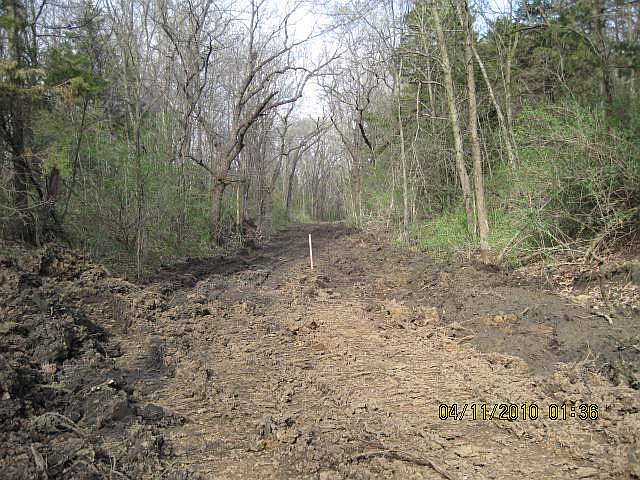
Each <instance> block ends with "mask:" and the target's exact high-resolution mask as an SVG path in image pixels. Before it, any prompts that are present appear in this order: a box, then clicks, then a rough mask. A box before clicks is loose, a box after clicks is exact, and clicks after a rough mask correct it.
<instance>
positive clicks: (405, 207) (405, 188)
mask: <svg viewBox="0 0 640 480" xmlns="http://www.w3.org/2000/svg"><path fill="white" fill-rule="evenodd" d="M401 78H402V60H400V69H399V71H397V72H396V79H395V80H396V82H395V83H396V85H395V86H396V102H397V107H398V111H397V114H398V115H397V119H398V128H399V130H400V162H401V166H402V230H403V235H404V236H405V238H406V235H407V232H408V230H409V222H410V211H409V181H408V178H407V152H406V150H405V145H404V126H403V125H402V110H401V107H402V105H401V103H400V95H401V93H402V92H401V90H400V79H401Z"/></svg>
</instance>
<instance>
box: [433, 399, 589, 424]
mask: <svg viewBox="0 0 640 480" xmlns="http://www.w3.org/2000/svg"><path fill="white" fill-rule="evenodd" d="M598 413H599V409H598V405H597V404H595V403H581V404H575V405H572V404H566V403H562V404H560V403H551V404H549V405H548V406H547V407H540V406H539V405H538V404H536V403H494V404H489V403H448V404H447V403H441V404H440V405H439V406H438V418H440V420H464V419H467V420H506V421H509V422H516V421H526V420H583V421H595V420H597V419H598Z"/></svg>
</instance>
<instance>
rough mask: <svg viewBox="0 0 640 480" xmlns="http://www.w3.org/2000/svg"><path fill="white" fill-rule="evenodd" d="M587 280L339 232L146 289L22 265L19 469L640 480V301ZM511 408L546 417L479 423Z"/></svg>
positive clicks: (27, 261) (6, 433) (18, 264)
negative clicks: (553, 284) (619, 299)
mask: <svg viewBox="0 0 640 480" xmlns="http://www.w3.org/2000/svg"><path fill="white" fill-rule="evenodd" d="M308 233H311V234H312V236H313V240H314V257H315V260H316V263H317V266H316V269H314V270H313V271H311V270H310V268H309V265H308V257H307V256H308V250H307V248H308V246H307V235H308ZM614 280H615V279H610V280H608V281H614ZM631 280H632V279H631V278H621V279H617V280H616V281H619V282H620V283H623V284H624V288H625V292H627V293H628V292H632V293H633V292H637V287H636V286H634V284H633V283H632V281H631ZM577 287H580V290H579V291H578V290H576V289H565V292H564V295H558V294H556V293H553V292H551V291H547V290H549V289H547V290H545V288H543V285H540V284H539V282H538V281H536V280H534V279H531V277H530V276H525V275H524V274H522V273H521V274H518V273H515V272H511V273H505V272H493V271H487V269H485V268H481V267H479V266H475V265H471V264H469V265H461V264H455V265H453V264H452V265H440V264H437V263H435V262H434V261H432V260H430V259H429V257H428V256H426V255H423V254H415V253H408V252H403V251H400V250H397V249H394V248H392V247H390V246H388V245H385V244H383V243H381V242H378V241H377V240H376V239H375V238H373V237H371V236H366V235H363V234H359V233H355V232H353V231H352V230H350V229H349V228H347V227H345V226H342V225H335V224H321V225H313V226H304V227H295V228H292V229H291V230H289V231H287V232H284V233H283V234H281V235H280V236H279V237H277V238H276V239H274V241H273V242H271V244H269V245H268V246H267V247H265V248H263V249H260V250H245V251H241V252H238V253H237V254H235V255H233V256H227V257H222V256H216V257H210V258H205V259H195V260H190V261H187V262H185V263H183V264H180V265H175V266H172V267H168V268H166V269H164V270H162V271H160V272H158V273H157V274H156V275H155V276H154V277H153V278H152V279H151V280H150V281H149V282H148V283H146V284H144V285H135V284H133V283H129V282H127V281H125V280H122V279H117V278H113V277H111V276H110V275H109V274H108V273H107V272H106V271H105V270H104V269H102V268H101V267H99V266H96V265H93V264H91V263H89V262H87V261H86V260H84V259H82V258H81V257H78V256H76V255H74V254H72V253H71V252H68V251H66V250H62V249H58V248H54V247H48V248H46V249H43V250H41V251H38V252H37V253H32V254H31V255H30V257H28V258H21V259H19V261H11V260H8V259H4V260H3V261H2V264H1V266H0V312H1V314H2V318H0V322H1V323H0V362H1V364H0V366H1V368H0V397H1V400H0V423H1V424H2V430H1V433H0V472H1V473H0V477H2V478H49V479H52V478H61V479H62V478H65V479H67V478H125V477H126V478H132V479H133V478H169V479H200V478H203V479H209V478H274V479H275V478H278V479H280V478H283V479H284V478H309V479H323V480H329V479H340V478H344V479H346V478H353V479H366V478H402V479H404V478H434V479H436V478H451V479H464V478H468V479H482V478H496V479H510V478H513V479H516V478H518V479H520V478H538V479H547V478H549V479H552V478H558V479H567V478H633V477H634V476H639V477H640V458H639V455H638V451H639V450H638V447H639V446H640V421H639V420H640V413H639V412H640V397H639V395H638V391H637V390H635V388H637V387H639V386H640V385H639V383H638V377H637V373H638V360H639V359H638V355H640V347H639V346H638V345H639V343H640V342H639V341H638V337H637V333H636V330H637V329H636V325H637V322H638V320H639V319H640V318H639V315H638V310H637V307H638V305H637V300H636V303H634V302H633V300H632V301H631V302H630V303H627V304H625V305H624V308H622V307H621V308H617V307H616V306H615V305H613V306H611V305H609V307H608V309H607V310H604V307H601V309H600V310H596V309H594V302H596V303H597V301H596V300H593V299H591V297H592V296H593V295H592V294H593V288H594V286H593V284H592V282H590V281H586V282H584V284H581V285H578V286H577ZM577 287H576V288H577ZM634 289H635V290H634ZM580 294H585V296H582V297H581V296H580ZM589 295H591V296H589ZM631 298H632V299H633V297H631ZM614 299H615V297H614ZM611 303H612V299H609V304H611ZM596 306H597V305H596ZM601 313H604V315H605V316H602V315H601ZM608 319H610V320H612V322H613V325H610V323H609V321H608ZM504 403H512V404H517V405H518V407H517V408H516V410H517V412H518V417H521V416H522V413H521V411H522V410H521V405H522V404H526V405H527V408H526V411H527V412H530V411H531V410H530V408H531V407H530V406H531V405H532V404H535V406H537V407H538V410H539V417H538V418H537V419H536V420H531V419H526V420H524V419H522V418H519V419H518V420H507V419H499V418H498V417H499V416H500V413H501V411H502V408H501V407H497V409H496V413H495V415H494V418H493V419H491V420H489V419H488V418H487V419H482V418H476V419H475V420H474V419H472V411H471V405H472V404H475V405H476V407H475V408H476V416H477V417H482V416H483V413H482V412H483V410H482V408H483V407H482V406H481V405H483V404H486V405H487V407H486V408H487V410H486V415H487V416H491V413H492V411H493V406H494V405H499V404H504ZM441 404H447V405H449V406H451V405H452V404H457V405H458V406H459V409H458V412H451V410H450V409H447V412H448V413H457V415H458V416H461V414H462V409H463V408H464V407H463V406H464V405H469V406H468V408H467V410H466V411H465V415H464V418H461V419H460V418H458V419H452V418H448V419H446V420H442V419H441V418H439V413H443V411H442V409H440V408H439V406H440V405H441ZM563 404H566V405H567V407H566V408H567V410H566V412H567V414H568V415H570V413H571V406H572V405H573V406H575V408H576V411H575V412H576V415H579V414H580V412H581V405H583V404H588V405H593V404H595V405H597V412H598V418H597V419H586V420H581V419H579V418H571V417H568V418H567V419H566V420H562V419H558V420H552V419H550V418H549V406H550V405H563ZM552 408H553V407H552ZM560 412H561V410H560ZM591 412H594V409H593V407H592V409H591ZM511 415H512V416H514V415H513V412H511ZM507 416H508V415H507ZM559 416H560V417H561V416H562V413H559Z"/></svg>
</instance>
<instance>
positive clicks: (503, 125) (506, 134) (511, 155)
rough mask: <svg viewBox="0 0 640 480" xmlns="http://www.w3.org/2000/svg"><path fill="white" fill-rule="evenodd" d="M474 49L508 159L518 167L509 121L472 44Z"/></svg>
mask: <svg viewBox="0 0 640 480" xmlns="http://www.w3.org/2000/svg"><path fill="white" fill-rule="evenodd" d="M471 46H472V49H473V54H474V56H475V57H476V61H477V62H478V66H479V67H480V71H481V72H482V78H484V83H485V84H486V86H487V90H488V91H489V96H490V97H491V102H492V103H493V107H494V108H495V109H496V114H497V116H498V125H499V126H500V130H501V131H502V137H503V138H504V144H505V148H506V149H507V157H508V159H509V165H511V168H513V167H515V165H516V155H515V152H514V148H513V143H512V137H511V133H510V129H509V127H508V125H507V121H506V120H505V118H504V115H503V114H502V109H501V108H500V104H499V103H498V99H497V98H496V96H495V94H494V92H493V87H492V86H491V80H489V75H488V74H487V70H486V68H484V63H483V62H482V59H481V58H480V55H478V50H477V49H476V48H475V46H474V45H473V44H471Z"/></svg>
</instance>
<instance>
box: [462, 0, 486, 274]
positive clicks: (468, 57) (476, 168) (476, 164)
mask: <svg viewBox="0 0 640 480" xmlns="http://www.w3.org/2000/svg"><path fill="white" fill-rule="evenodd" d="M461 7H462V8H461V10H462V12H461V13H462V14H461V20H462V22H463V28H464V33H465V44H464V59H465V63H466V69H467V92H468V105H469V132H470V134H471V156H472V158H473V184H474V187H475V197H476V198H475V200H476V201H475V204H476V211H477V215H478V217H477V218H478V233H479V235H480V258H481V259H482V262H483V263H485V264H487V263H489V222H488V219H487V208H486V205H485V196H484V177H483V174H482V152H481V150H480V138H479V137H478V106H477V101H476V80H475V72H474V68H473V30H472V29H471V23H470V22H471V19H470V15H469V4H468V2H467V0H462V1H461Z"/></svg>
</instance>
